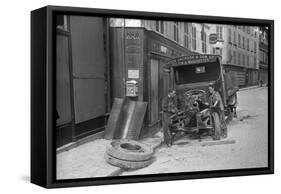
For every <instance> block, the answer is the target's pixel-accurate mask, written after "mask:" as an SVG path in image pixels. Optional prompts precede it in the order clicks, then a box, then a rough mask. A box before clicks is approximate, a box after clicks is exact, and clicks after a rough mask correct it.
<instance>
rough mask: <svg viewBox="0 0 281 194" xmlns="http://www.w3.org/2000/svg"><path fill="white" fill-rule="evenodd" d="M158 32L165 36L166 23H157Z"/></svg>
mask: <svg viewBox="0 0 281 194" xmlns="http://www.w3.org/2000/svg"><path fill="white" fill-rule="evenodd" d="M156 31H157V32H160V33H161V34H164V21H156Z"/></svg>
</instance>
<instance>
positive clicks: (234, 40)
mask: <svg viewBox="0 0 281 194" xmlns="http://www.w3.org/2000/svg"><path fill="white" fill-rule="evenodd" d="M233 44H234V45H235V46H236V44H237V43H236V32H235V31H233Z"/></svg>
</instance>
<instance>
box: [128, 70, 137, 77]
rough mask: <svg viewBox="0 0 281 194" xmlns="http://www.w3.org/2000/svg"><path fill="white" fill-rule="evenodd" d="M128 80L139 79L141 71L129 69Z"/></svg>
mask: <svg viewBox="0 0 281 194" xmlns="http://www.w3.org/2000/svg"><path fill="white" fill-rule="evenodd" d="M128 78H129V79H139V70H136V69H128Z"/></svg>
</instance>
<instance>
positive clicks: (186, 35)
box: [184, 23, 189, 48]
mask: <svg viewBox="0 0 281 194" xmlns="http://www.w3.org/2000/svg"><path fill="white" fill-rule="evenodd" d="M188 30H189V29H188V23H184V47H186V48H189V33H188Z"/></svg>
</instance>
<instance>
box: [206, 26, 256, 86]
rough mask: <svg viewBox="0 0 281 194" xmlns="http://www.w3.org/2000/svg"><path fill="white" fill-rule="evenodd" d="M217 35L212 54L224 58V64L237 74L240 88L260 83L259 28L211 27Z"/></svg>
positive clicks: (211, 30)
mask: <svg viewBox="0 0 281 194" xmlns="http://www.w3.org/2000/svg"><path fill="white" fill-rule="evenodd" d="M209 26H210V32H211V33H212V34H217V39H218V40H217V43H216V44H213V51H212V54H219V55H221V56H222V63H223V64H224V67H225V69H226V70H228V71H232V72H233V73H234V74H235V77H236V81H237V82H238V85H239V86H247V85H254V84H257V83H258V76H259V58H258V56H259V33H258V28H257V27H250V26H233V25H209Z"/></svg>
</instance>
